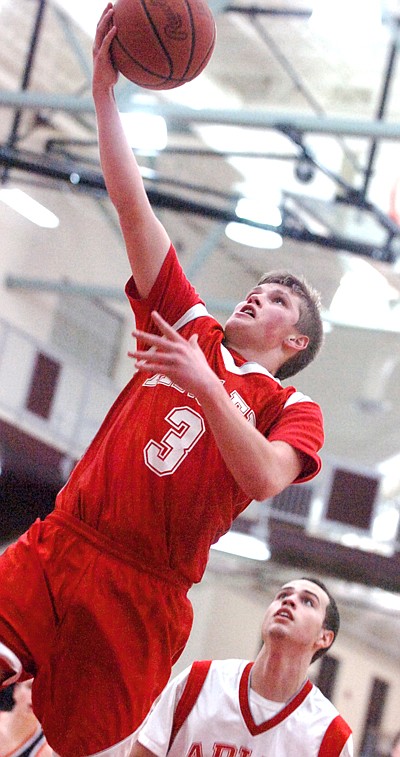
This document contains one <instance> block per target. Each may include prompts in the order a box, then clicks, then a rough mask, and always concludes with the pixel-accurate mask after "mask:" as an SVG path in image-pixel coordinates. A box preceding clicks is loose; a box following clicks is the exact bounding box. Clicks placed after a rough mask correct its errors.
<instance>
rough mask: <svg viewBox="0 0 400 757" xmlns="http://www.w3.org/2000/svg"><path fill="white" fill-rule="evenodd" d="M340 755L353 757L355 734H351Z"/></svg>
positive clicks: (341, 756)
mask: <svg viewBox="0 0 400 757" xmlns="http://www.w3.org/2000/svg"><path fill="white" fill-rule="evenodd" d="M340 757H353V736H352V734H350V736H349V738H348V739H347V741H346V743H345V745H344V747H343V749H342V751H341V752H340Z"/></svg>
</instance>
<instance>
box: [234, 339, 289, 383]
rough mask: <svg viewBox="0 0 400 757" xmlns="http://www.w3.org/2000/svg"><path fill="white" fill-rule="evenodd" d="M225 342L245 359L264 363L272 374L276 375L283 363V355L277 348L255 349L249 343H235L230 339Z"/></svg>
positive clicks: (264, 366) (260, 363)
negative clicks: (269, 349)
mask: <svg viewBox="0 0 400 757" xmlns="http://www.w3.org/2000/svg"><path fill="white" fill-rule="evenodd" d="M224 344H225V347H227V348H228V349H230V350H233V351H234V352H237V354H238V355H240V356H241V357H242V358H243V359H244V360H246V362H248V363H258V364H259V365H262V366H263V368H266V370H267V371H269V373H271V374H272V376H275V374H276V372H277V371H278V370H279V368H280V366H281V365H282V362H283V361H282V355H281V354H277V352H276V351H275V350H271V351H265V350H255V349H254V348H253V347H251V346H249V345H243V344H237V345H235V344H234V343H231V342H228V341H225V342H224Z"/></svg>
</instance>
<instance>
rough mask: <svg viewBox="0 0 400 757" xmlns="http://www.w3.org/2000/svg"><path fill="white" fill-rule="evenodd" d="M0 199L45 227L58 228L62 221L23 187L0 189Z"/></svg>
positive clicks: (25, 216)
mask: <svg viewBox="0 0 400 757" xmlns="http://www.w3.org/2000/svg"><path fill="white" fill-rule="evenodd" d="M0 200H1V201H2V202H4V204H5V205H8V207H9V208H12V209H13V210H15V211H16V212H17V213H19V214H20V215H21V216H23V217H24V218H27V219H28V221H32V223H35V224H36V225H37V226H41V227H42V228H44V229H56V228H57V226H58V225H59V223H60V221H59V219H58V218H57V216H56V215H54V213H52V212H51V210H48V209H47V208H45V207H44V205H41V204H40V202H37V200H34V199H33V197H30V196H29V195H28V194H26V192H23V191H22V189H6V188H3V189H0Z"/></svg>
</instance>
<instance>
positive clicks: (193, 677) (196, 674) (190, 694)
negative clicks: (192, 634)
mask: <svg viewBox="0 0 400 757" xmlns="http://www.w3.org/2000/svg"><path fill="white" fill-rule="evenodd" d="M211 662H212V660H200V661H197V662H194V663H193V665H192V667H191V670H190V673H189V675H188V677H187V681H186V684H185V688H184V689H183V692H182V696H181V698H180V700H179V702H178V704H177V705H176V710H175V715H174V720H173V723H172V730H171V738H170V742H169V747H168V750H170V749H171V746H172V744H173V741H174V739H175V737H176V734H177V733H178V731H179V730H180V729H181V728H182V726H183V724H184V722H185V720H186V718H187V717H188V715H189V713H190V712H191V710H192V708H193V706H194V704H195V702H196V700H197V697H198V696H199V694H200V691H201V689H202V687H203V683H204V681H205V680H206V678H207V674H208V671H209V669H210V665H211Z"/></svg>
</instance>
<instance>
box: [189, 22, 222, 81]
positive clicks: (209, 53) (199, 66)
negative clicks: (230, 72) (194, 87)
mask: <svg viewBox="0 0 400 757" xmlns="http://www.w3.org/2000/svg"><path fill="white" fill-rule="evenodd" d="M216 36H217V32H216V28H215V26H214V36H213V38H212V41H211V44H210V47H209V48H208V50H207V53H206V55H205V56H204V58H203V60H202V62H201V63H199V65H198V66H197V68H196V70H195V72H194V73H193V74H192V75H191V77H190V79H187V81H192V80H193V79H195V78H196V76H197V75H198V72H199V70H201V69H202V68H204V61H205V60H206V61H207V63H208V61H209V59H210V56H211V53H212V51H213V49H214V45H215V38H216Z"/></svg>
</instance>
